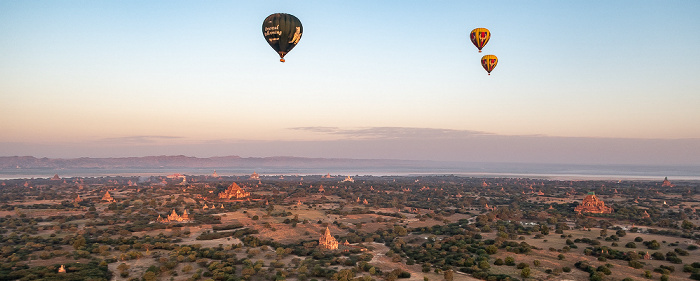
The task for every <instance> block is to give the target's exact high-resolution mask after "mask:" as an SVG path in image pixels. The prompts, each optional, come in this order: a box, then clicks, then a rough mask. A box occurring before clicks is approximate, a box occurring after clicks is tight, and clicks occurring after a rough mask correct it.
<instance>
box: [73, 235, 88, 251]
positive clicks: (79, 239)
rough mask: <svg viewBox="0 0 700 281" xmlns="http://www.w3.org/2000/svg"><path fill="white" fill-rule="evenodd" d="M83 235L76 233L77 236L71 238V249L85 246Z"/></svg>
mask: <svg viewBox="0 0 700 281" xmlns="http://www.w3.org/2000/svg"><path fill="white" fill-rule="evenodd" d="M85 243H86V241H85V237H84V236H82V235H78V237H76V238H75V240H73V249H76V250H79V249H80V248H82V247H85Z"/></svg>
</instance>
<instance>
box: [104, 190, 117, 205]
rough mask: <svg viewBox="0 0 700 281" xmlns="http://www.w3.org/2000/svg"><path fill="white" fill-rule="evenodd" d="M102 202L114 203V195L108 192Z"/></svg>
mask: <svg viewBox="0 0 700 281" xmlns="http://www.w3.org/2000/svg"><path fill="white" fill-rule="evenodd" d="M102 201H107V202H110V203H111V202H114V201H115V200H114V198H113V197H112V195H110V194H109V191H107V192H105V195H104V196H102Z"/></svg>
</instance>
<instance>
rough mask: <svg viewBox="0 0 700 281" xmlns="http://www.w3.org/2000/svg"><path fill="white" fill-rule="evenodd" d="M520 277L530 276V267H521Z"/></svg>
mask: <svg viewBox="0 0 700 281" xmlns="http://www.w3.org/2000/svg"><path fill="white" fill-rule="evenodd" d="M520 277H522V278H528V277H530V268H529V267H526V268H523V269H522V270H520Z"/></svg>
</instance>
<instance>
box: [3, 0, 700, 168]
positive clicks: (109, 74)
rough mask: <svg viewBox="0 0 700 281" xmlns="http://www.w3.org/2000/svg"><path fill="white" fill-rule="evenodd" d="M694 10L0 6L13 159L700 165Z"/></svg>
mask: <svg viewBox="0 0 700 281" xmlns="http://www.w3.org/2000/svg"><path fill="white" fill-rule="evenodd" d="M697 11H700V1H672V2H656V1H615V2H608V1H587V2H573V3H572V2H551V1H534V2H527V3H524V2H517V1H497V2H483V1H442V2H440V3H439V4H435V3H433V2H421V1H411V2H406V1H383V2H375V1H352V2H342V1H308V2H302V3H292V2H285V1H255V2H188V1H153V2H141V1H98V2H91V1H87V2H83V1H59V2H33V1H0V93H1V94H0V125H1V130H2V134H0V156H24V155H27V156H36V157H53V158H78V157H126V156H151V155H186V156H196V157H211V156H225V155H238V156H242V157H266V156H298V157H323V158H357V159H405V160H434V161H464V162H522V163H570V164H635V165H700V113H699V112H698V110H697V109H698V108H700V95H699V94H698V93H700V79H697V77H698V76H699V74H700V49H698V48H697V46H700V36H697V34H698V32H697V30H698V28H700V18H699V17H697V15H696V13H697ZM277 12H284V13H290V14H293V15H295V16H297V17H298V18H299V19H300V20H301V22H302V24H303V25H304V33H303V37H302V39H301V41H300V42H299V45H298V46H297V47H296V48H295V49H294V50H293V51H292V52H290V54H289V55H287V56H286V57H285V58H286V59H287V62H286V63H284V64H282V63H279V62H278V57H277V54H275V52H274V51H273V50H272V49H271V48H270V47H269V46H268V45H267V43H266V42H265V40H264V39H263V36H262V34H261V28H260V27H261V24H262V21H263V19H264V18H265V17H266V16H268V15H269V14H271V13H277ZM476 27H486V28H489V29H490V30H491V32H492V37H491V40H490V41H489V43H488V44H487V45H486V47H484V51H483V53H478V51H477V49H476V48H475V47H474V46H473V45H472V44H471V42H470V41H469V38H468V32H469V31H470V30H471V29H473V28H476ZM485 54H494V55H497V56H498V57H499V64H498V66H497V67H496V69H495V70H494V71H493V72H492V75H490V76H488V75H486V72H485V71H484V70H483V69H482V67H481V65H480V64H479V59H480V58H481V56H482V55H485Z"/></svg>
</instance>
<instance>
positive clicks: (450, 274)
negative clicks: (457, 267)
mask: <svg viewBox="0 0 700 281" xmlns="http://www.w3.org/2000/svg"><path fill="white" fill-rule="evenodd" d="M443 276H444V277H445V281H452V280H454V278H455V277H454V272H453V271H452V270H445V273H444V274H443Z"/></svg>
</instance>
